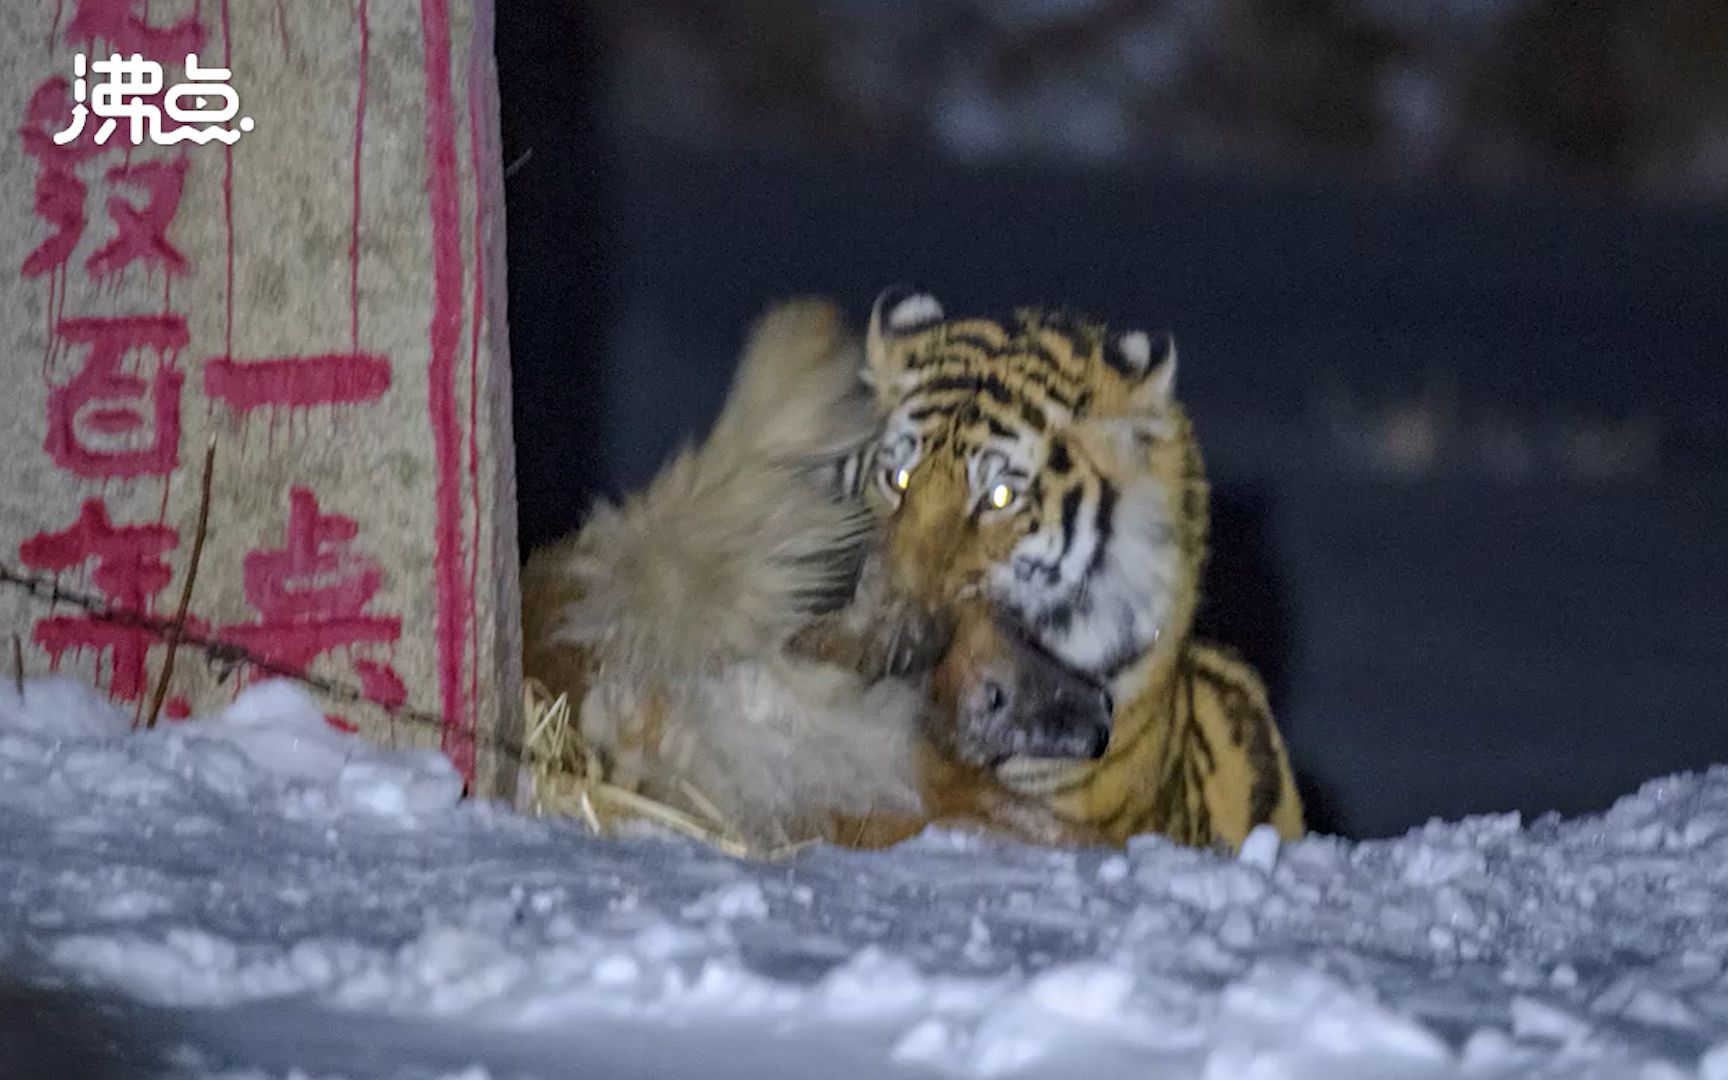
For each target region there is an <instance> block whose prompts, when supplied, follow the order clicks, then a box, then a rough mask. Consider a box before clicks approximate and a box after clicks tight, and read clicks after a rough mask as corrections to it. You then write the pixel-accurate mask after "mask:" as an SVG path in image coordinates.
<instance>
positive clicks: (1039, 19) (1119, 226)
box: [498, 0, 1728, 836]
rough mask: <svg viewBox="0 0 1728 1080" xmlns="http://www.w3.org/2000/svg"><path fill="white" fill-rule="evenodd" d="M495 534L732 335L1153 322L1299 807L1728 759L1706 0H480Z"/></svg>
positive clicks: (1529, 791)
mask: <svg viewBox="0 0 1728 1080" xmlns="http://www.w3.org/2000/svg"><path fill="white" fill-rule="evenodd" d="M498 20H499V26H498V34H499V40H498V53H499V61H500V71H501V79H502V83H503V106H504V156H505V161H506V163H507V167H508V170H509V171H508V173H507V175H508V180H507V196H508V214H509V237H508V239H509V254H510V269H509V272H510V282H509V287H510V322H511V328H510V329H511V350H512V355H513V363H514V367H515V373H516V378H515V387H514V392H515V395H516V421H517V428H516V436H517V444H518V464H519V483H520V493H521V504H520V513H521V531H522V537H523V541H524V543H525V544H529V545H532V544H538V543H543V542H545V541H547V540H549V539H551V538H553V537H555V536H556V535H558V534H560V533H561V532H563V531H564V530H567V529H570V528H572V527H574V526H575V525H576V524H577V523H578V521H579V520H580V518H581V516H582V514H583V512H584V510H585V508H586V507H587V505H588V503H589V501H590V500H591V499H592V498H593V497H595V496H596V495H600V494H615V493H617V492H618V491H620V490H623V489H625V488H628V487H631V486H634V485H637V484H640V483H642V482H643V481H644V480H646V479H647V478H648V477H649V476H650V475H652V473H653V472H654V470H655V469H656V468H657V467H658V465H659V463H660V462H661V461H662V460H663V458H664V456H665V455H666V454H667V453H668V452H669V451H670V450H671V449H672V448H673V447H675V446H676V445H677V444H678V443H679V442H680V441H681V440H684V439H687V438H690V437H692V436H694V435H696V434H698V433H700V431H701V430H702V429H703V428H704V427H705V425H706V424H707V422H708V421H709V420H710V419H711V417H712V416H713V414H714V412H715V410H716V409H717V408H718V404H719V399H720V397H721V396H722V394H723V392H724V389H725V386H726V382H727V379H728V378H729V376H730V371H731V364H732V360H733V357H734V355H735V352H736V350H737V348H738V345H739V341H740V339H741V337H742V334H743V332H744V329H745V326H746V325H747V323H748V322H749V320H750V319H751V318H752V317H753V316H754V315H755V314H756V313H757V312H758V311H759V310H760V309H761V308H762V307H763V306H764V305H765V304H767V303H768V302H769V301H770V300H772V299H774V298H777V297H783V296H786V295H789V294H795V293H807V292H818V293H825V294H830V295H833V296H835V297H837V298H839V299H841V300H842V302H844V303H846V304H847V305H848V306H849V308H850V309H851V311H852V313H853V315H854V316H855V317H858V318H861V317H862V315H863V314H864V310H865V308H866V307H867V305H868V304H869V302H870V300H871V299H872V298H873V297H874V296H875V294H876V293H877V292H878V291H879V290H880V289H881V288H883V287H884V286H885V285H888V284H891V283H894V282H899V281H914V282H918V283H921V284H924V285H926V286H927V287H929V288H931V289H932V290H933V291H935V292H936V293H937V295H938V296H940V297H941V298H942V300H943V301H944V303H945V305H946V306H947V308H948V310H949V311H950V312H952V313H956V314H961V313H966V312H993V311H1000V310H1002V309H1004V308H1006V307H1010V306H1014V305H1017V304H1020V303H1029V302H1044V303H1069V304H1072V305H1074V306H1076V307H1079V308H1081V309H1084V310H1088V311H1090V312H1091V313H1093V314H1096V315H1099V316H1102V317H1105V318H1107V319H1110V320H1111V321H1112V322H1113V323H1117V324H1119V325H1144V326H1149V327H1160V328H1162V327H1168V328H1171V329H1173V330H1174V331H1175V333H1176V335H1177V338H1178V341H1179V342H1180V345H1181V351H1182V352H1181V354H1182V369H1181V375H1180V382H1179V387H1180V390H1181V392H1182V394H1183V396H1184V398H1185V400H1186V401H1187V402H1188V404H1189V406H1190V409H1191V411H1192V412H1193V414H1194V416H1195V420H1196V424H1197V426H1198V430H1199V433H1200V436H1201V439H1202V442H1203V445H1204V447H1205V449H1206V451H1207V456H1208V460H1209V464H1210V469H1211V474H1212V479H1213V482H1214V485H1215V501H1216V521H1215V537H1216V539H1215V556H1214V563H1213V567H1212V571H1211V574H1210V578H1209V581H1208V597H1209V598H1208V601H1207V606H1206V609H1205V611H1204V613H1203V616H1202V620H1203V623H1204V625H1205V627H1206V628H1207V629H1208V630H1210V631H1211V632H1213V633H1214V634H1215V635H1217V636H1219V637H1221V638H1223V639H1224V640H1227V641H1229V642H1231V643H1233V644H1235V645H1237V646H1238V647H1240V648H1241V649H1243V651H1245V652H1246V653H1248V654H1249V656H1250V658H1251V659H1253V660H1254V661H1255V662H1256V663H1257V664H1258V665H1259V666H1260V667H1261V669H1262V670H1263V671H1264V672H1265V674H1266V675H1267V677H1268V681H1269V683H1270V685H1271V690H1272V695H1273V704H1274V706H1275V708H1276V709H1277V711H1278V713H1279V716H1280V721H1281V724H1282V726H1283V727H1284V729H1285V733H1286V736H1287V738H1288V740H1289V743H1290V746H1291V752H1292V756H1293V759H1294V764H1295V766H1296V769H1297V771H1298V773H1299V774H1300V775H1301V776H1302V778H1303V780H1304V782H1305V785H1306V786H1307V787H1308V789H1309V799H1310V802H1311V818H1312V820H1313V822H1314V824H1315V825H1316V826H1317V827H1319V828H1322V829H1325V830H1327V831H1336V832H1342V833H1345V834H1348V835H1354V836H1372V835H1384V834H1388V833H1393V832H1397V831H1400V830H1402V829H1404V828H1407V827H1409V826H1411V825H1414V824H1419V823H1420V822H1422V821H1423V820H1425V819H1426V818H1428V817H1430V816H1434V815H1441V816H1447V817H1454V816H1458V815H1462V814H1466V813H1471V812H1482V811H1501V810H1512V809H1516V810H1521V811H1523V812H1525V813H1526V814H1531V815H1535V814H1540V813H1543V812H1546V811H1549V810H1559V811H1563V812H1567V813H1576V812H1580V811H1586V810H1592V809H1598V808H1601V807H1604V806H1606V805H1607V804H1608V803H1609V802H1610V801H1612V799H1613V798H1614V797H1616V796H1618V795H1620V794H1624V793H1626V792H1628V791H1630V790H1632V789H1633V788H1634V787H1636V786H1637V785H1638V783H1640V782H1641V781H1643V780H1645V779H1649V778H1652V777H1656V776H1659V775H1661V774H1663V773H1667V772H1671V771H1676V770H1681V769H1693V768H1700V767H1703V766H1705V765H1707V764H1709V763H1712V762H1717V761H1728V707H1725V705H1724V703H1725V702H1728V584H1724V581H1723V570H1724V552H1728V5H1723V4H1721V3H1720V2H1719V0H1710V2H1708V3H1705V2H1694V0H1675V2H1673V3H1668V4H1657V5H1651V4H1638V3H1623V4H1622V3H1613V2H1608V0H1602V2H1596V3H1562V2H1557V0H1548V2H1540V0H1399V2H1394V0H1349V2H1346V0H1337V2H1320V0H1216V2H1212V3H1194V2H1191V0H1001V2H999V3H985V2H983V0H920V2H919V3H916V4H913V3H903V4H892V3H888V2H887V0H784V2H770V0H729V2H721V0H667V2H663V3H652V2H647V0H636V2H633V3H632V2H626V0H586V2H576V0H511V2H510V3H505V4H500V5H499V11H498Z"/></svg>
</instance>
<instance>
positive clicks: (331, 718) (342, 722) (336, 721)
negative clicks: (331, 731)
mask: <svg viewBox="0 0 1728 1080" xmlns="http://www.w3.org/2000/svg"><path fill="white" fill-rule="evenodd" d="M324 722H325V723H326V724H329V725H330V726H331V727H333V728H335V729H336V730H337V731H342V732H346V733H348V734H349V735H352V734H354V733H355V732H357V731H359V730H360V726H359V725H358V724H355V723H352V722H350V721H349V720H347V719H346V718H345V717H341V716H337V715H336V714H335V713H325V714H324Z"/></svg>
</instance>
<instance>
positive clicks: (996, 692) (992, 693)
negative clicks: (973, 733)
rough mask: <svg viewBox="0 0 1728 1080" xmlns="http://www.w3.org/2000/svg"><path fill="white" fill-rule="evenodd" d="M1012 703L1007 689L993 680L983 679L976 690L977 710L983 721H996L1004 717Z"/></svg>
mask: <svg viewBox="0 0 1728 1080" xmlns="http://www.w3.org/2000/svg"><path fill="white" fill-rule="evenodd" d="M1012 702H1013V698H1012V697H1011V696H1010V695H1009V693H1008V688H1007V687H1006V686H1004V685H1002V684H1001V683H999V682H997V681H996V680H995V679H985V680H984V684H983V685H982V686H980V687H979V688H978V708H979V709H980V710H981V711H982V713H983V716H984V718H985V719H990V720H996V719H1000V718H1001V717H1003V716H1005V715H1006V714H1007V712H1008V707H1009V705H1010V704H1012Z"/></svg>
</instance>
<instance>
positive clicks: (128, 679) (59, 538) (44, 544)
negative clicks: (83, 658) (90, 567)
mask: <svg viewBox="0 0 1728 1080" xmlns="http://www.w3.org/2000/svg"><path fill="white" fill-rule="evenodd" d="M178 544H179V536H178V534H177V533H176V532H175V531H174V530H173V529H172V528H170V527H169V526H167V525H156V524H149V525H115V524H114V523H113V522H112V521H111V520H110V519H109V517H108V508H107V507H106V506H105V505H104V504H103V503H102V500H100V499H88V500H86V501H85V503H84V507H83V509H82V510H81V511H80V512H79V514H78V520H77V521H76V522H74V523H73V524H72V526H71V527H70V528H68V529H66V530H64V531H62V532H57V533H50V532H42V533H38V534H36V535H35V536H33V537H31V538H30V539H28V540H26V541H24V543H23V544H22V545H20V547H19V549H18V557H19V558H20V559H22V560H23V562H24V564H25V565H26V566H29V567H32V568H34V569H37V570H47V571H51V572H53V573H56V574H59V573H64V572H66V571H68V570H75V569H78V568H79V567H82V566H84V565H85V564H86V563H89V562H90V561H92V560H94V561H95V563H96V568H95V570H94V572H92V573H91V575H90V580H91V582H92V583H93V584H94V585H95V587H96V590H97V591H98V592H99V593H100V594H101V595H102V597H103V599H105V600H107V601H108V604H109V606H110V607H112V608H115V609H118V610H120V611H126V612H132V613H136V614H140V615H142V614H145V613H147V612H148V611H149V608H150V603H151V601H152V600H154V599H155V597H156V596H157V595H158V594H160V593H161V592H162V590H163V589H165V588H167V587H168V582H169V580H170V579H171V578H172V577H173V576H174V571H173V570H172V568H170V567H169V565H168V563H167V562H166V561H165V560H164V559H163V558H162V556H163V555H165V554H166V553H167V552H169V551H171V550H173V549H174V548H175V547H176V546H177V545H178ZM31 636H32V638H33V639H34V640H35V641H36V643H37V644H38V645H40V646H42V648H44V649H46V650H47V651H48V655H49V656H50V657H52V658H53V659H54V662H55V663H59V661H60V658H61V657H62V656H63V655H64V654H65V653H66V652H67V651H68V650H76V649H90V650H93V651H95V652H98V653H107V654H109V656H110V658H111V664H112V667H113V677H112V678H111V679H110V680H109V684H108V692H109V694H111V695H112V696H113V697H115V698H118V699H119V700H121V701H137V700H138V699H139V696H140V695H141V694H143V692H144V687H145V684H146V679H147V672H146V669H145V659H146V656H147V654H148V652H149V649H150V646H151V645H152V644H153V643H154V642H155V640H156V638H155V636H154V635H153V634H152V633H151V632H150V631H149V630H147V629H143V628H141V627H136V626H127V625H123V624H121V623H118V622H114V621H112V620H106V619H101V618H98V617H95V616H91V615H53V616H49V617H48V618H45V619H41V620H39V621H38V622H37V623H36V629H35V630H34V632H33V633H32V635H31Z"/></svg>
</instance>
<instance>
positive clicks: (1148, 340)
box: [1104, 330, 1176, 413]
mask: <svg viewBox="0 0 1728 1080" xmlns="http://www.w3.org/2000/svg"><path fill="white" fill-rule="evenodd" d="M1104 361H1105V363H1107V364H1109V365H1110V366H1111V367H1113V368H1115V369H1116V370H1117V371H1119V372H1121V373H1122V375H1123V376H1124V377H1125V378H1126V379H1127V380H1128V385H1129V390H1128V411H1129V412H1130V413H1149V412H1162V411H1164V409H1166V408H1168V407H1169V405H1170V402H1171V399H1172V398H1174V397H1175V394H1176V339H1175V338H1174V337H1173V336H1171V335H1170V334H1169V333H1167V332H1160V333H1156V334H1152V333H1147V332H1146V331H1145V330H1124V331H1122V332H1120V333H1114V334H1111V335H1110V336H1109V338H1108V339H1106V341H1105V343H1104Z"/></svg>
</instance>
